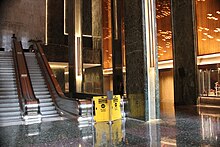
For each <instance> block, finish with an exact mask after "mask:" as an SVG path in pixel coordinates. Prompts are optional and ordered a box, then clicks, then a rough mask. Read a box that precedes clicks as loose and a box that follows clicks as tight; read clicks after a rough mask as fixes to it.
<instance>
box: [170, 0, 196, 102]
mask: <svg viewBox="0 0 220 147" xmlns="http://www.w3.org/2000/svg"><path fill="white" fill-rule="evenodd" d="M171 8H172V9H171V11H172V23H173V24H172V25H173V48H174V52H173V57H174V103H175V104H178V105H188V104H196V99H197V66H196V65H197V64H196V43H195V41H196V39H195V34H196V33H195V21H194V20H195V17H194V16H195V15H194V13H195V12H194V11H193V10H194V3H193V2H192V1H191V0H177V1H172V5H171Z"/></svg>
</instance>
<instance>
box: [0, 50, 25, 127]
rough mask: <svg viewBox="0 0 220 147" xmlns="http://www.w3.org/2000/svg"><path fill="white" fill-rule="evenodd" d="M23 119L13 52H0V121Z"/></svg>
mask: <svg viewBox="0 0 220 147" xmlns="http://www.w3.org/2000/svg"><path fill="white" fill-rule="evenodd" d="M7 121H21V111H20V106H19V100H18V92H17V84H16V73H15V69H14V61H13V57H12V52H3V51H1V52H0V123H3V122H7Z"/></svg>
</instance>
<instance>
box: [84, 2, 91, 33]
mask: <svg viewBox="0 0 220 147" xmlns="http://www.w3.org/2000/svg"><path fill="white" fill-rule="evenodd" d="M82 35H92V0H82Z"/></svg>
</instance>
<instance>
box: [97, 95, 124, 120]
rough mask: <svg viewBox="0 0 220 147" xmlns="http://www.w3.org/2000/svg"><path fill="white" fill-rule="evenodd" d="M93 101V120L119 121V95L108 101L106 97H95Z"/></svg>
mask: <svg viewBox="0 0 220 147" xmlns="http://www.w3.org/2000/svg"><path fill="white" fill-rule="evenodd" d="M93 101H94V103H95V115H94V120H95V121H96V122H103V121H114V120H117V119H121V108H120V101H121V98H120V95H114V96H113V99H112V100H108V99H107V96H95V97H93Z"/></svg>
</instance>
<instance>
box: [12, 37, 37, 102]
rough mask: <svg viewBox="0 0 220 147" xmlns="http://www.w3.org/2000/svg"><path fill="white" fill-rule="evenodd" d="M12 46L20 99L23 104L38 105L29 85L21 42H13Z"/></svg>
mask: <svg viewBox="0 0 220 147" xmlns="http://www.w3.org/2000/svg"><path fill="white" fill-rule="evenodd" d="M13 46H14V55H15V60H16V61H15V64H16V65H15V66H16V67H17V72H18V78H19V79H18V81H19V82H20V84H19V85H18V86H19V88H20V92H21V93H20V97H22V98H23V99H24V103H25V104H38V103H39V101H38V99H36V97H35V95H34V92H33V88H32V85H31V80H30V76H29V72H28V68H27V63H26V59H25V56H24V52H23V49H22V44H21V42H18V41H17V40H16V39H14V40H13Z"/></svg>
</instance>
